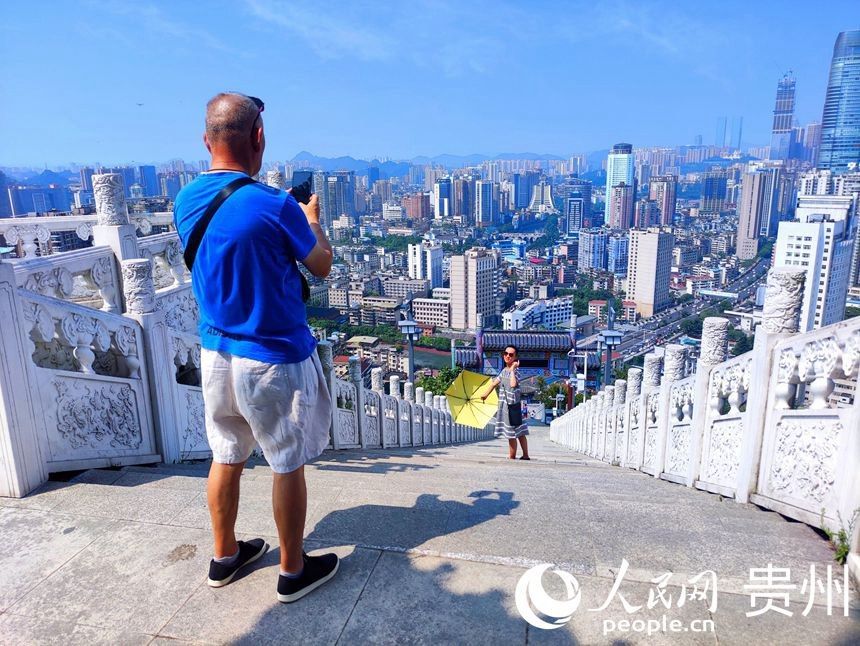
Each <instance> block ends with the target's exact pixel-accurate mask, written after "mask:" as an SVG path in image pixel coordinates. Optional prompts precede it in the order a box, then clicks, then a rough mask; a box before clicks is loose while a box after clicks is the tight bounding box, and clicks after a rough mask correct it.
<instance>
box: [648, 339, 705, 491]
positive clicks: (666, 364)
mask: <svg viewBox="0 0 860 646" xmlns="http://www.w3.org/2000/svg"><path fill="white" fill-rule="evenodd" d="M702 336H703V337H704V334H703V335H702ZM686 376H687V348H686V347H685V346H683V345H680V344H678V343H670V344H669V345H667V346H666V347H665V348H664V349H663V378H662V379H661V380H660V399H659V402H660V403H659V404H658V406H659V408H658V409H657V429H658V433H657V451H656V458H655V467H654V468H655V471H656V472H655V473H654V476H655V477H657V478H659V477H660V474H661V473H663V467H664V466H665V462H666V448H667V442H668V436H669V427H670V426H671V420H672V415H671V411H670V410H669V409H670V406H669V403H670V401H671V400H672V385H673V384H674V383H676V382H678V381H681V380H682V379H684V378H685V377H686Z"/></svg>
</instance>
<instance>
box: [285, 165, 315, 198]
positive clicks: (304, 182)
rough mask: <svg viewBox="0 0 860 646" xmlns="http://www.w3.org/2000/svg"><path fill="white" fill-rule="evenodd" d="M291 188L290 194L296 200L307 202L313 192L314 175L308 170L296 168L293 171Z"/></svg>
mask: <svg viewBox="0 0 860 646" xmlns="http://www.w3.org/2000/svg"><path fill="white" fill-rule="evenodd" d="M292 184H293V188H292V190H291V191H290V195H292V196H293V197H294V198H296V202H301V203H302V204H307V203H308V202H310V201H311V195H313V193H314V175H313V172H311V171H309V170H297V171H294V172H293V181H292Z"/></svg>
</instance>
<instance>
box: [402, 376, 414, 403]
mask: <svg viewBox="0 0 860 646" xmlns="http://www.w3.org/2000/svg"><path fill="white" fill-rule="evenodd" d="M403 399H405V400H406V401H408V402H414V401H415V385H414V384H413V383H412V382H411V381H404V382H403Z"/></svg>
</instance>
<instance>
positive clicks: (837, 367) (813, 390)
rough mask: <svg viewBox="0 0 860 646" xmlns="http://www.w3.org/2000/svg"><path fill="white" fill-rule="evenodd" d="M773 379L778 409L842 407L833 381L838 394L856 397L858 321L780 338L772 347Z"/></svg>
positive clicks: (859, 352) (859, 351)
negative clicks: (840, 386)
mask: <svg viewBox="0 0 860 646" xmlns="http://www.w3.org/2000/svg"><path fill="white" fill-rule="evenodd" d="M773 358H774V364H775V365H776V367H777V368H776V371H775V373H776V374H775V377H776V382H775V383H774V384H773V385H772V388H773V391H774V395H775V397H774V407H775V408H777V409H780V410H792V409H802V408H811V409H815V410H822V409H828V408H841V407H844V406H845V405H850V404H847V403H846V402H843V401H838V400H835V399H834V398H833V397H831V395H833V393H834V387H835V383H836V380H837V379H838V380H840V381H841V384H842V386H843V387H842V389H841V396H842V397H843V398H846V399H847V400H849V401H850V400H852V399H853V398H855V397H856V396H857V377H858V371H859V370H860V320H858V319H856V318H855V319H849V320H848V321H843V322H842V323H837V324H836V325H831V326H828V327H826V328H822V329H820V330H815V331H814V332H810V333H807V334H802V335H796V336H792V337H789V338H787V339H784V340H782V341H779V342H778V343H777V344H776V346H775V347H774V354H773Z"/></svg>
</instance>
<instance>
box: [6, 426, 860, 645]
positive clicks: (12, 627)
mask: <svg viewBox="0 0 860 646" xmlns="http://www.w3.org/2000/svg"><path fill="white" fill-rule="evenodd" d="M547 436H548V429H546V428H540V429H534V430H533V433H532V436H531V444H532V455H533V460H532V461H531V462H524V461H516V462H514V461H510V460H508V459H506V456H505V452H504V451H505V449H504V447H503V445H502V444H501V442H500V441H496V440H494V441H486V442H481V443H477V444H472V445H466V446H462V445H461V446H455V447H442V448H439V447H429V448H427V449H415V450H413V449H398V450H389V451H371V452H365V453H359V452H337V453H333V452H330V453H326V454H324V455H323V456H322V458H321V459H320V460H318V461H317V462H315V463H314V464H313V465H311V466H309V467H308V469H307V472H308V473H307V477H308V485H309V491H310V504H309V510H308V512H309V513H308V525H307V535H308V539H307V547H308V549H309V550H310V551H315V550H321V549H324V548H325V549H328V548H331V549H333V550H334V551H336V552H337V553H338V554H339V555H340V556H341V557H342V559H343V560H342V563H341V570H340V573H339V574H338V576H337V577H336V579H334V580H333V581H332V582H331V583H330V584H328V585H327V586H326V587H324V588H321V589H320V590H318V591H316V592H314V593H313V594H311V595H310V596H308V597H307V598H305V599H304V600H302V601H301V602H299V603H297V604H295V605H291V606H284V605H281V604H279V603H278V602H277V601H276V598H275V582H276V578H277V571H278V570H277V562H278V554H277V548H276V547H275V548H274V549H273V550H272V551H270V552H269V554H268V555H267V556H266V557H265V558H264V559H262V560H261V561H260V562H259V564H258V565H257V567H255V568H254V569H253V570H251V571H250V572H248V573H247V574H245V575H244V576H242V577H241V578H239V579H238V580H236V581H235V582H234V583H232V584H231V585H229V586H227V587H226V588H223V589H220V590H212V589H210V588H208V587H207V586H206V585H205V577H206V571H207V563H208V560H209V558H210V545H211V543H210V535H209V518H208V513H207V509H206V500H205V494H204V490H205V486H206V465H179V466H171V467H161V468H147V467H129V468H125V469H121V470H97V471H88V472H85V473H83V474H80V475H79V476H77V477H76V478H74V479H73V480H72V481H70V482H50V483H48V484H47V485H46V486H44V487H43V488H42V489H40V490H39V491H38V492H36V493H35V494H34V495H31V496H29V497H27V498H25V499H23V500H12V499H4V498H0V544H2V545H3V550H2V551H0V644H16V645H18V644H32V643H57V644H78V643H80V644H93V643H111V644H148V643H149V644H174V643H183V642H194V643H238V644H259V643H287V642H289V643H299V644H305V643H307V644H335V643H338V644H363V643H373V644H377V643H380V644H395V643H397V644H400V643H409V644H412V643H419V644H431V643H432V644H470V645H471V644H494V645H499V644H523V643H532V644H544V643H547V644H550V643H553V644H555V643H558V644H610V643H615V644H622V643H648V644H663V643H667V644H700V643H701V644H716V643H719V644H842V645H846V646H847V645H848V644H857V643H860V620H858V615H860V613H858V609H857V605H856V601H852V602H851V603H850V604H849V607H850V611H849V617H844V616H843V610H842V606H841V604H838V603H837V602H835V603H834V605H836V607H835V608H834V610H833V616H830V617H828V616H827V613H826V608H825V607H824V605H820V604H824V602H825V600H824V598H823V596H822V595H821V594H820V593H819V595H818V598H817V599H816V604H819V605H815V606H813V607H812V609H811V611H810V612H809V615H808V616H805V617H804V616H801V614H802V613H803V611H804V609H805V607H806V600H807V598H808V597H807V596H806V595H803V596H801V595H800V592H799V587H798V590H796V591H794V592H793V593H792V596H791V600H792V603H791V606H790V610H791V611H792V612H793V616H792V617H787V616H784V615H782V614H779V613H777V612H775V611H772V610H771V611H768V612H767V613H765V614H763V615H760V616H757V617H747V616H746V612H747V611H748V610H749V609H750V597H749V595H748V594H745V591H744V587H743V586H744V584H746V583H749V579H748V575H749V568H750V567H765V566H767V565H768V563H773V564H774V566H777V567H781V568H786V567H790V568H791V576H792V582H794V583H796V584H798V586H799V585H800V583H801V582H802V580H803V578H804V575H805V574H806V573H808V571H809V567H810V564H815V566H816V568H818V569H819V571H822V569H823V568H826V565H827V564H828V563H832V552H831V550H830V548H829V547H828V544H827V542H826V541H825V540H824V539H822V538H821V537H820V536H819V535H818V534H817V533H816V532H815V531H813V530H812V529H810V528H809V527H807V526H806V525H803V524H801V523H795V522H791V521H788V520H786V519H785V518H783V517H781V516H779V515H778V514H775V513H772V512H767V511H763V510H760V509H758V508H756V507H754V506H750V505H738V504H736V503H734V502H732V501H729V500H725V501H724V500H722V499H721V498H720V497H719V496H715V495H712V494H707V493H703V492H699V491H692V490H689V489H686V488H684V487H681V486H679V485H675V484H671V483H668V482H663V481H660V480H656V479H654V478H651V477H648V476H645V475H642V474H640V473H637V472H634V471H630V470H626V469H620V468H617V467H610V466H607V465H605V464H602V463H599V462H596V461H593V460H590V459H588V458H585V457H583V456H581V455H579V454H576V453H572V452H570V451H568V450H566V449H564V448H561V447H558V446H556V445H554V444H551V443H550V442H549V441H548V437H547ZM242 483H243V484H242V502H241V511H240V514H239V520H238V530H239V531H241V532H242V533H243V535H245V536H255V535H262V536H265V537H270V543H272V544H273V545H275V546H276V545H277V540H276V539H275V538H274V537H275V535H276V532H275V526H274V522H273V521H272V519H271V513H270V485H271V472H270V471H269V470H268V468H267V467H266V466H265V465H255V466H253V467H249V468H248V469H247V471H246V474H245V476H244V477H243V481H242ZM622 559H626V560H627V561H628V562H629V564H630V565H629V570H628V571H627V573H626V575H625V576H624V578H623V582H622V584H621V587H620V593H621V595H622V596H623V597H624V599H625V600H626V601H627V602H629V603H630V604H633V605H634V606H638V605H643V606H644V607H643V608H641V609H640V610H638V611H635V612H633V613H632V614H628V613H627V612H626V611H625V609H624V608H623V606H622V601H621V599H620V597H618V596H616V597H614V598H613V600H612V601H611V603H610V604H609V606H608V607H607V608H606V609H605V610H603V611H599V612H592V611H589V609H592V608H598V607H599V606H601V605H602V604H603V603H604V602H605V601H606V599H607V597H608V596H609V595H610V591H611V590H612V587H613V583H614V581H615V579H616V576H617V573H618V571H619V568H620V566H621V562H622ZM540 563H554V564H556V565H557V566H558V567H559V568H561V569H562V570H566V571H568V572H570V573H572V574H574V575H575V577H576V579H577V581H578V583H579V586H580V590H581V603H580V606H579V608H578V609H577V610H576V612H574V613H573V616H572V618H571V619H570V621H569V622H567V623H566V624H564V626H563V627H561V628H560V629H557V630H541V629H538V628H534V627H532V626H529V625H528V624H527V623H526V622H525V621H524V620H523V619H522V618H521V616H520V614H519V612H518V611H517V608H516V605H515V601H514V591H515V588H516V585H517V581H518V580H519V578H520V576H521V575H522V574H523V573H524V572H525V568H528V567H531V566H533V565H537V564H540ZM706 569H711V570H714V571H715V572H716V573H717V574H718V575H719V577H720V581H719V584H718V607H717V609H716V610H715V611H713V612H711V611H710V610H709V608H708V602H707V600H695V599H693V600H688V601H687V602H686V603H685V604H683V606H682V607H681V608H678V607H677V598H678V596H679V593H680V591H681V588H680V587H679V586H680V585H681V584H684V583H686V581H687V578H688V577H689V576H691V575H694V574H696V573H699V572H701V571H703V570H706ZM667 571H671V572H673V573H674V575H673V578H672V579H671V581H670V583H669V585H668V587H667V588H666V594H667V595H671V597H672V602H671V605H672V607H671V608H670V609H668V610H666V609H664V608H663V607H662V605H658V606H657V607H653V608H651V609H648V607H647V601H648V598H649V592H651V591H653V590H655V589H656V587H655V585H654V584H652V583H651V580H652V579H653V578H654V577H658V576H660V575H661V574H663V573H665V572H667ZM543 581H544V584H545V585H546V587H547V590H548V591H549V593H550V594H551V595H554V596H556V597H557V598H562V596H563V594H562V588H561V580H560V579H559V577H557V576H556V575H554V574H552V573H547V574H545V575H544V578H543ZM652 594H653V592H652ZM852 595H853V593H852ZM854 598H855V597H854V596H852V599H854ZM762 604H763V602H760V603H759V605H758V607H761V605H762ZM776 605H779V602H778V601H777V602H776ZM664 614H665V615H666V617H667V621H668V622H671V621H672V620H677V621H679V622H682V623H683V626H682V627H686V628H688V629H689V628H690V627H691V626H692V627H693V628H698V627H701V626H702V624H690V622H692V621H696V620H708V619H709V620H711V621H713V626H714V630H713V631H712V632H691V631H690V630H688V631H687V632H681V633H668V632H662V631H658V632H656V633H654V634H651V635H650V636H649V635H646V634H644V633H642V632H621V631H614V632H609V633H604V627H605V626H608V625H609V624H608V623H606V622H609V621H616V622H618V621H621V620H623V619H627V620H631V621H632V620H643V623H644V621H647V620H649V619H653V620H655V621H656V622H662V616H663V615H664ZM652 625H653V624H652ZM660 625H661V626H662V623H661V624H660ZM634 627H635V624H634ZM646 629H647V624H646Z"/></svg>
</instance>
